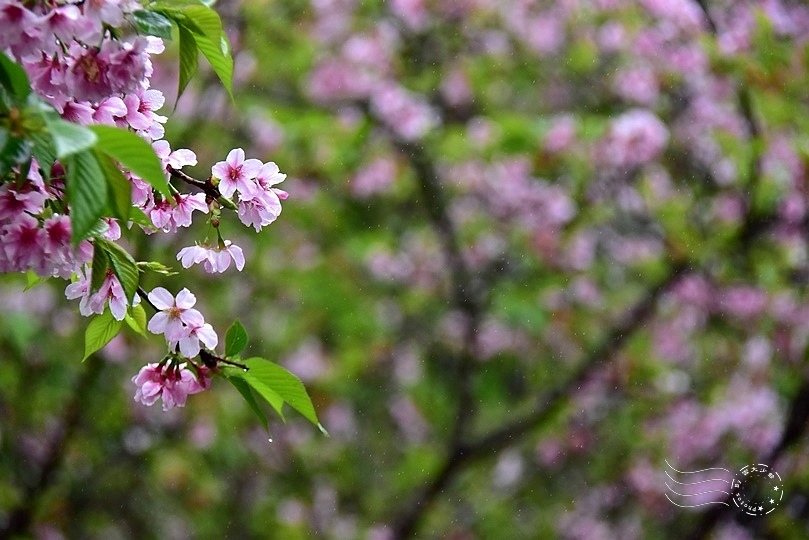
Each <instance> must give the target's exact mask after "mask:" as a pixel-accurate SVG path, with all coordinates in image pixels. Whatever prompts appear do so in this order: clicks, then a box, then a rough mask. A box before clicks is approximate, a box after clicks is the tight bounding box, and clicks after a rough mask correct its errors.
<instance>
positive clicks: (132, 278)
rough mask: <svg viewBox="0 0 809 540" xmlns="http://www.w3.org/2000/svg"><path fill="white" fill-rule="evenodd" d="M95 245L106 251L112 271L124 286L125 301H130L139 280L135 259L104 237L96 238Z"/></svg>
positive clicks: (135, 291) (135, 292) (136, 290)
mask: <svg viewBox="0 0 809 540" xmlns="http://www.w3.org/2000/svg"><path fill="white" fill-rule="evenodd" d="M95 246H96V249H98V248H99V247H100V248H102V249H103V250H104V251H106V252H107V255H108V256H109V259H110V266H111V267H112V271H113V272H114V273H115V275H116V276H117V277H118V280H119V281H120V282H121V286H122V287H123V288H124V293H125V294H126V301H127V303H130V302H132V299H133V298H134V297H135V294H137V292H138V282H139V280H140V272H138V266H137V264H135V259H133V258H132V255H130V254H129V252H128V251H126V250H125V249H124V248H122V247H121V246H119V245H118V244H116V243H115V242H110V241H109V240H107V239H105V238H96V240H95Z"/></svg>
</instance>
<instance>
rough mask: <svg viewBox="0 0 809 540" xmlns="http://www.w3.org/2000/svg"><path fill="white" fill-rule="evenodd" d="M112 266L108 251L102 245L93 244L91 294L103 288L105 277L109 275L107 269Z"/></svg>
mask: <svg viewBox="0 0 809 540" xmlns="http://www.w3.org/2000/svg"><path fill="white" fill-rule="evenodd" d="M109 267H110V258H109V256H108V255H107V252H106V251H104V250H103V249H102V248H101V247H100V246H98V245H95V246H93V266H92V267H91V270H90V294H94V293H96V292H97V291H98V289H100V288H101V285H102V284H103V283H104V279H105V278H106V277H107V270H108V269H109Z"/></svg>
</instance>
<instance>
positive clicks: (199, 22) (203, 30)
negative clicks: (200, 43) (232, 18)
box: [178, 4, 230, 54]
mask: <svg viewBox="0 0 809 540" xmlns="http://www.w3.org/2000/svg"><path fill="white" fill-rule="evenodd" d="M181 13H182V14H183V15H184V16H185V17H186V19H185V20H184V21H183V22H184V24H185V25H186V26H188V27H189V29H190V30H191V31H192V32H194V33H195V34H200V35H202V36H204V37H206V38H208V40H209V41H211V42H212V43H216V42H218V41H219V38H220V37H221V36H222V35H224V32H223V30H222V19H220V18H219V14H218V13H217V12H216V11H214V10H212V9H211V8H209V7H206V6H203V5H201V4H196V5H190V6H186V7H184V8H182V10H181ZM178 24H179V23H178ZM221 52H222V53H224V54H229V53H230V51H229V50H228V49H227V48H225V49H223V50H222V51H221Z"/></svg>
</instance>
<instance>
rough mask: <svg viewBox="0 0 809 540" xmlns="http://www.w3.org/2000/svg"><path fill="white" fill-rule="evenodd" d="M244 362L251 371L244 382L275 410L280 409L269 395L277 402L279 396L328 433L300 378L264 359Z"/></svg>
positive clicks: (245, 375)
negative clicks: (319, 419) (318, 417)
mask: <svg viewBox="0 0 809 540" xmlns="http://www.w3.org/2000/svg"><path fill="white" fill-rule="evenodd" d="M243 362H244V364H245V365H246V366H247V367H248V368H249V371H247V373H245V374H244V380H245V381H247V382H248V383H249V384H250V386H252V387H253V388H254V389H255V390H256V391H257V392H258V393H259V394H261V395H262V396H263V397H264V398H265V399H267V401H269V402H270V405H272V406H273V408H275V409H276V410H278V408H279V407H277V406H276V405H275V404H274V403H273V401H271V399H270V398H268V397H267V396H268V395H269V396H270V397H271V398H272V399H273V400H276V398H275V396H279V397H280V398H281V399H282V400H283V402H286V403H289V405H290V406H291V407H292V408H293V409H295V410H296V411H298V412H299V413H301V414H302V415H303V416H304V417H306V419H307V420H309V421H310V422H312V423H313V424H315V425H316V426H317V427H318V428H320V431H322V432H323V433H326V430H325V429H324V428H323V426H322V425H320V422H319V421H318V419H317V413H316V412H315V407H314V405H312V400H311V398H310V397H309V394H308V393H307V392H306V388H305V387H304V386H303V383H302V382H301V380H300V379H299V378H297V377H296V376H295V375H293V374H292V373H290V372H289V371H287V370H286V369H284V368H282V367H281V366H279V365H278V364H275V363H273V362H270V361H269V360H266V359H264V358H258V357H255V358H248V359H247V360H244V361H243ZM276 401H277V400H276Z"/></svg>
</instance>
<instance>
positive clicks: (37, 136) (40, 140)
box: [29, 130, 56, 181]
mask: <svg viewBox="0 0 809 540" xmlns="http://www.w3.org/2000/svg"><path fill="white" fill-rule="evenodd" d="M29 139H30V140H31V142H33V143H34V146H33V148H32V149H31V152H32V154H33V155H34V157H35V158H37V163H39V167H40V168H41V169H42V173H43V177H44V178H45V180H48V181H49V180H50V175H51V167H52V166H53V162H54V161H56V150H55V149H54V147H53V141H52V140H51V136H50V135H49V134H48V133H47V132H46V131H44V130H43V131H35V132H33V133H31V134H30V135H29Z"/></svg>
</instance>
